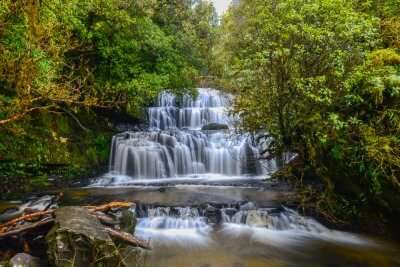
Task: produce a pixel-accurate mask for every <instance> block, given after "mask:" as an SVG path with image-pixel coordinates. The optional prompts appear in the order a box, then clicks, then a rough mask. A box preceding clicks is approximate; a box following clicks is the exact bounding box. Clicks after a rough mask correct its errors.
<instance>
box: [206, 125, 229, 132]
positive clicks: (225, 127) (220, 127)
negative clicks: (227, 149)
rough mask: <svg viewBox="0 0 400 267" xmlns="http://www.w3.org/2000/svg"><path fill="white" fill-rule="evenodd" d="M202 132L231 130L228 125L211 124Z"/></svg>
mask: <svg viewBox="0 0 400 267" xmlns="http://www.w3.org/2000/svg"><path fill="white" fill-rule="evenodd" d="M201 130H202V131H219V130H229V127H228V125H226V124H222V123H209V124H207V125H204V126H203V127H202V128H201Z"/></svg>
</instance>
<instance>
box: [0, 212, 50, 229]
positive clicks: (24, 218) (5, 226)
mask: <svg viewBox="0 0 400 267" xmlns="http://www.w3.org/2000/svg"><path fill="white" fill-rule="evenodd" d="M54 212H55V210H54V209H50V210H46V211H39V212H34V213H30V214H26V215H23V216H21V217H18V218H16V219H14V220H11V221H8V222H6V223H4V224H1V225H0V233H3V232H5V231H7V229H8V228H9V227H11V226H15V225H16V224H17V223H19V222H22V221H32V220H34V219H37V218H41V217H43V216H45V215H49V214H53V213H54Z"/></svg>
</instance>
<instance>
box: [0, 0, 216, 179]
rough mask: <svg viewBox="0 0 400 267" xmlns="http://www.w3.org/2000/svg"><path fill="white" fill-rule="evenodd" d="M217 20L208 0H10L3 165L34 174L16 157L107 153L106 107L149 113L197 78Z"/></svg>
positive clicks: (6, 170) (2, 22)
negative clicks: (166, 94)
mask: <svg viewBox="0 0 400 267" xmlns="http://www.w3.org/2000/svg"><path fill="white" fill-rule="evenodd" d="M217 22H218V20H217V15H216V13H215V10H214V7H213V6H212V4H210V3H209V2H208V1H201V0H195V1H194V0H193V1H192V0H179V1H153V0H151V1H148V0H139V1H126V0H84V1H82V0H29V1H25V0H4V1H1V3H0V163H1V164H0V170H2V173H3V175H4V176H7V177H9V176H10V175H12V176H14V175H22V176H23V175H24V173H22V174H18V173H17V174H16V170H21V168H20V167H18V166H14V167H10V164H9V162H12V164H11V165H14V164H17V165H20V164H22V166H25V165H26V164H29V165H32V164H33V165H34V166H38V165H41V164H47V163H57V164H68V165H71V164H72V165H75V166H77V167H81V166H82V165H85V164H83V163H82V162H87V163H88V164H89V163H93V162H98V161H99V158H101V160H103V161H104V160H105V159H106V157H107V147H108V143H109V134H110V133H109V131H108V130H106V129H107V128H109V127H108V124H109V123H107V121H106V119H105V118H102V117H98V114H99V112H102V113H109V112H111V111H112V112H114V111H116V110H118V111H119V112H121V113H126V114H128V115H130V116H132V117H133V118H140V117H143V108H144V107H146V106H149V105H151V103H152V102H153V101H154V98H155V97H156V96H157V95H158V94H159V93H160V92H161V91H162V90H165V89H169V90H175V91H176V92H178V93H183V92H187V91H189V90H190V89H192V88H194V87H195V85H196V81H197V80H198V78H199V77H200V76H202V75H206V74H207V72H208V65H209V62H210V61H211V59H210V57H211V53H210V51H211V50H210V49H209V47H211V46H212V45H213V40H214V35H215V26H216V25H217ZM95 132H97V134H95ZM85 148H86V149H85ZM82 150H84V151H82ZM22 155H23V156H22ZM82 155H83V156H82ZM22 169H23V168H22ZM30 172H31V171H30ZM39 174H41V172H39ZM71 175H74V174H71ZM4 179H6V178H4ZM7 180H10V178H7ZM11 184H12V183H11ZM4 187H6V186H4Z"/></svg>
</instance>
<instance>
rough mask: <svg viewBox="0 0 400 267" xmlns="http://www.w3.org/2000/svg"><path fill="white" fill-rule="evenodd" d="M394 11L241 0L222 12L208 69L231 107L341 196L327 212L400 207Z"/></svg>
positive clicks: (391, 7)
mask: <svg viewBox="0 0 400 267" xmlns="http://www.w3.org/2000/svg"><path fill="white" fill-rule="evenodd" d="M399 15H400V2H399V1H397V0H393V1H337V0H322V1H320V0H311V1H298V0H286V1H274V0H267V1H265V0H262V1H261V0H259V1H258V0H255V1H253V0H252V1H250V0H242V1H240V4H239V5H238V6H236V7H233V8H231V9H230V11H229V12H228V14H226V15H225V17H224V19H223V23H222V29H221V32H220V35H219V36H220V37H219V38H220V40H219V42H217V43H218V45H217V46H216V48H215V50H214V54H215V56H216V62H217V63H216V65H215V66H214V68H215V70H216V72H217V73H218V75H219V76H221V77H222V80H221V84H222V86H224V87H226V88H231V90H232V91H233V92H234V93H235V94H236V95H237V98H236V102H235V106H234V112H236V113H238V114H240V115H241V117H242V121H243V124H242V126H243V128H244V129H246V130H250V131H253V132H268V134H269V135H270V136H271V137H272V138H273V140H274V142H273V146H272V147H270V149H269V150H268V151H266V152H267V153H275V154H279V153H282V152H284V151H291V152H296V153H297V154H298V156H299V158H300V159H301V161H302V162H303V164H304V167H305V168H306V169H307V170H309V171H312V172H314V173H316V174H317V175H318V176H320V177H322V178H323V180H324V181H325V185H326V186H327V188H328V189H327V191H326V192H327V194H328V195H331V194H332V193H333V192H335V193H340V195H341V196H342V197H343V198H341V199H340V198H339V201H338V199H337V198H336V199H335V204H332V201H330V200H329V199H330V197H329V196H328V197H326V198H325V199H324V201H323V203H322V202H321V203H319V204H321V206H323V208H324V209H325V210H326V209H328V210H331V211H332V210H333V211H334V212H335V211H336V210H337V211H339V212H343V213H349V214H348V215H351V216H353V217H354V216H355V215H357V214H354V213H358V212H359V210H360V207H368V205H373V204H377V203H378V204H377V205H378V206H380V207H384V208H385V209H387V210H390V211H393V210H397V211H398V205H396V203H398V202H397V201H398V197H396V196H395V195H393V194H392V192H399V190H400V180H399V177H400V106H399V105H400V53H399V52H400V51H399V48H400V46H399V40H400V39H399V38H400V28H399V25H400V24H399V23H400V19H399V18H400V16H399ZM393 190H394V191H393ZM338 202H339V203H338Z"/></svg>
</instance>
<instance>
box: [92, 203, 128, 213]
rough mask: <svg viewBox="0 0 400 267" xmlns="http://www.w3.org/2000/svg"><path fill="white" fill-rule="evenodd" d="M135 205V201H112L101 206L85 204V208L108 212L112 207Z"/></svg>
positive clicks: (119, 207) (120, 207)
mask: <svg viewBox="0 0 400 267" xmlns="http://www.w3.org/2000/svg"><path fill="white" fill-rule="evenodd" d="M134 205H135V203H132V202H111V203H108V204H104V205H100V206H85V208H87V209H89V211H91V212H97V211H102V212H107V211H109V210H111V209H122V208H125V209H127V208H131V207H133V206H134Z"/></svg>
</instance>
